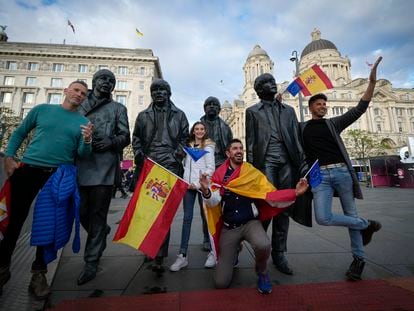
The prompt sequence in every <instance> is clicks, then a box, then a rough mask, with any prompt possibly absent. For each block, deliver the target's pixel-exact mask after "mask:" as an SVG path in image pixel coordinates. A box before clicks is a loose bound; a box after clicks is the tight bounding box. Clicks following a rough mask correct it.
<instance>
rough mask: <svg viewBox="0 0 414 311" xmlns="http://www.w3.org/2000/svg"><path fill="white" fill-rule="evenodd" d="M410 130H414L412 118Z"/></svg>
mask: <svg viewBox="0 0 414 311" xmlns="http://www.w3.org/2000/svg"><path fill="white" fill-rule="evenodd" d="M411 130H412V131H414V120H412V121H411Z"/></svg>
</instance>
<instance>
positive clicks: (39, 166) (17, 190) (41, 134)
mask: <svg viewBox="0 0 414 311" xmlns="http://www.w3.org/2000/svg"><path fill="white" fill-rule="evenodd" d="M87 89H88V86H87V84H86V83H84V82H82V81H74V82H72V83H71V84H70V85H69V86H68V87H67V88H65V90H64V93H65V99H64V101H63V103H62V104H61V105H51V104H41V105H37V106H35V107H34V108H33V109H32V110H30V112H29V114H28V115H27V116H26V118H25V119H24V120H23V122H22V123H21V124H20V126H19V127H18V128H17V129H16V130H15V131H14V132H13V134H12V136H11V137H10V141H9V144H8V146H7V149H6V152H5V154H6V157H5V159H4V171H5V173H6V176H7V177H8V178H9V181H10V188H11V207H10V210H11V213H10V219H9V224H8V227H7V230H6V232H5V234H4V239H3V240H2V241H1V242H0V294H1V292H2V289H3V285H4V284H6V283H7V281H8V280H9V279H10V276H11V274H10V263H11V257H12V254H13V251H14V249H15V247H16V242H17V239H18V237H19V235H20V231H21V229H22V226H23V224H24V222H25V220H26V218H27V215H28V213H29V210H30V206H31V204H32V202H33V200H34V199H35V197H36V195H37V193H38V192H39V190H40V189H41V188H42V187H43V185H44V184H45V183H46V181H47V180H48V178H49V177H50V176H51V175H52V174H53V173H54V172H55V171H56V169H57V167H58V166H59V165H61V164H73V163H74V160H75V157H76V156H77V155H82V156H85V155H88V154H90V153H91V150H92V148H91V141H92V130H93V125H92V124H91V123H90V122H89V121H88V119H87V118H85V117H84V116H82V115H81V114H80V113H78V111H77V109H78V106H79V105H80V103H81V102H82V101H83V100H84V99H85V97H86V92H87ZM32 130H34V136H33V138H32V140H31V142H30V144H29V146H28V147H27V149H26V151H25V153H24V155H23V158H22V163H23V165H19V163H18V162H17V161H16V158H15V155H16V151H17V150H18V149H19V147H20V145H21V144H22V142H23V140H24V139H25V138H26V137H27V136H28V134H29V133H30V132H31V131H32ZM46 272H47V265H46V264H45V262H44V260H43V248H42V247H37V250H36V258H35V260H34V261H33V263H32V274H33V275H32V279H31V282H30V285H29V290H30V291H31V292H32V293H33V294H34V295H35V296H36V297H37V298H44V297H47V296H48V295H49V294H50V287H49V285H48V284H47V280H46V277H45V274H46Z"/></svg>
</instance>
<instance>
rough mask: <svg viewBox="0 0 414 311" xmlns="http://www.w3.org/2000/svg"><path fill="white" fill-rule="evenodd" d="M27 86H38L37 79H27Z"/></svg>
mask: <svg viewBox="0 0 414 311" xmlns="http://www.w3.org/2000/svg"><path fill="white" fill-rule="evenodd" d="M26 85H27V86H33V85H36V77H27V78H26Z"/></svg>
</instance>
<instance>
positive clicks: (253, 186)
mask: <svg viewBox="0 0 414 311" xmlns="http://www.w3.org/2000/svg"><path fill="white" fill-rule="evenodd" d="M229 165H230V163H229V160H227V161H226V162H224V163H223V164H222V165H221V166H220V167H219V168H218V169H217V170H216V171H215V172H214V174H213V176H212V177H211V181H212V183H213V187H212V188H213V191H221V193H222V194H223V192H224V188H226V189H228V190H230V191H231V192H234V193H236V194H239V195H242V196H245V197H248V198H252V199H256V200H255V203H256V206H257V208H258V211H259V219H260V220H261V221H264V220H268V219H271V218H272V217H274V216H276V215H278V214H280V213H282V212H283V211H284V210H286V208H287V207H289V206H290V205H292V204H293V203H294V202H295V200H296V193H295V190H294V189H283V190H277V189H276V188H275V187H274V186H273V185H272V184H271V183H270V182H269V180H268V179H267V178H266V176H265V175H264V174H263V173H262V172H260V171H259V170H257V169H256V168H255V167H253V166H252V165H251V164H250V163H247V162H243V164H242V165H240V166H239V167H238V168H237V169H235V170H234V171H233V173H232V174H231V176H230V177H229V179H228V180H227V182H226V183H223V179H224V175H225V173H226V171H227V168H228V167H229ZM204 212H205V215H206V219H207V225H208V231H209V234H210V241H211V244H212V249H213V251H214V252H215V255H216V259H217V254H218V252H219V250H218V246H219V243H218V242H219V239H220V232H221V229H222V227H223V220H222V209H221V205H220V204H219V205H217V206H214V207H210V206H206V205H205V204H204Z"/></svg>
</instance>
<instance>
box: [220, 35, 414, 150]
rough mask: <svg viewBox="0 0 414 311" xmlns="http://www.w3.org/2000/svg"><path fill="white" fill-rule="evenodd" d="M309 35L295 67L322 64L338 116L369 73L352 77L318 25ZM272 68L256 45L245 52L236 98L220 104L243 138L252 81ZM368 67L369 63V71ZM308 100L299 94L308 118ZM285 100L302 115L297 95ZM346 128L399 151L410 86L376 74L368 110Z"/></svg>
mask: <svg viewBox="0 0 414 311" xmlns="http://www.w3.org/2000/svg"><path fill="white" fill-rule="evenodd" d="M311 38H312V40H311V42H310V43H308V44H307V45H306V46H305V48H304V49H303V51H302V53H301V56H300V61H299V72H303V71H305V70H306V69H308V68H310V67H311V66H312V65H314V64H317V65H318V66H319V67H320V68H322V70H323V71H324V72H325V73H326V75H327V76H328V77H329V79H330V80H331V82H332V84H333V86H334V88H333V89H330V90H326V91H324V92H323V93H325V94H326V95H327V97H328V115H327V117H328V118H330V117H334V116H338V115H342V114H344V113H345V112H346V111H348V110H349V109H350V108H352V107H354V106H355V105H356V104H357V103H358V101H359V99H360V98H361V97H362V94H363V93H364V91H365V89H366V87H367V83H368V80H367V78H357V79H354V80H352V76H351V62H350V60H349V58H348V57H347V56H342V55H341V53H340V51H339V50H338V48H337V46H336V45H335V44H334V43H333V42H331V41H329V40H326V39H322V38H321V32H320V31H319V30H318V29H314V30H313V31H312V33H311ZM273 69H274V63H273V61H272V60H271V58H270V57H269V55H268V54H267V52H266V51H265V50H263V49H262V48H261V47H260V46H259V45H256V46H255V47H254V48H253V50H252V51H251V52H250V53H249V54H248V57H247V59H246V62H245V64H244V66H243V72H244V80H245V83H244V88H243V92H242V94H241V95H240V99H238V100H235V101H234V103H233V105H231V107H228V106H226V108H225V109H224V110H225V115H226V116H225V117H224V116H222V117H223V119H224V120H226V121H227V122H228V123H229V125H230V127H231V129H232V131H233V134H234V137H237V138H240V139H242V140H243V141H244V139H245V111H246V108H247V107H249V106H251V105H253V104H255V103H257V102H258V101H259V99H258V98H257V96H256V93H255V91H254V88H253V84H254V80H255V79H256V77H257V76H258V75H260V74H262V73H265V72H268V73H271V74H273ZM368 71H369V68H367V73H368ZM276 76H277V74H276ZM276 76H275V78H276V80H277V77H276ZM288 84H289V82H284V83H281V84H278V90H282V91H283V90H285V89H286V87H287V86H288ZM308 99H309V98H308V97H305V98H303V108H302V109H303V115H304V121H306V120H309V119H310V118H311V115H310V112H309V109H308ZM283 102H285V103H287V104H289V105H291V106H292V107H294V109H295V111H296V115H297V117H298V120H300V113H299V99H298V96H296V97H293V96H291V95H290V94H289V93H287V92H285V93H284V94H283ZM222 112H223V113H224V111H222ZM348 129H360V130H364V131H366V132H368V133H370V135H372V136H373V137H375V138H377V140H378V141H381V142H383V143H385V144H386V145H388V146H390V147H392V149H390V150H389V151H388V152H389V153H393V154H397V150H398V149H399V148H400V147H402V146H406V145H407V142H408V137H409V136H413V134H412V133H414V89H404V88H393V86H392V84H391V82H390V81H388V80H386V79H379V80H378V81H377V85H376V88H375V92H374V96H373V98H372V101H371V103H370V105H369V108H368V110H367V111H366V113H365V114H364V115H362V117H361V118H360V119H358V120H357V121H356V122H355V123H353V124H352V125H351V126H350V127H348ZM343 138H344V141H345V143H346V145H347V148H348V151H350V154H351V156H352V155H353V154H356V150H355V149H353V146H352V142H351V140H350V137H349V135H348V134H347V131H345V132H344V133H343ZM411 154H414V150H411Z"/></svg>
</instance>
